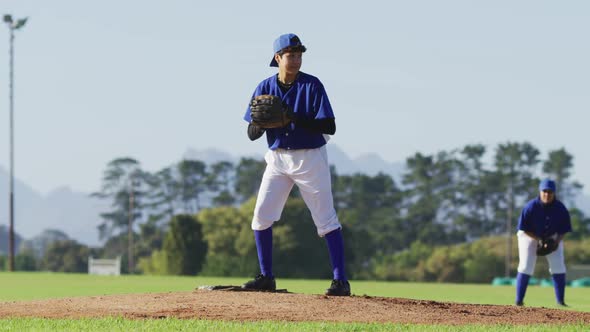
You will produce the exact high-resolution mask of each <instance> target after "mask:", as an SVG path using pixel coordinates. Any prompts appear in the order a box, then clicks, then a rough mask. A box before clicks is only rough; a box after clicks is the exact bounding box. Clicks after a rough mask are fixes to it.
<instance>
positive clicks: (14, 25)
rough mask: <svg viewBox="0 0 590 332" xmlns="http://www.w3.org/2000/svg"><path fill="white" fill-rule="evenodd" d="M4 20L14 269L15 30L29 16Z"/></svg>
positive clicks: (10, 237)
mask: <svg viewBox="0 0 590 332" xmlns="http://www.w3.org/2000/svg"><path fill="white" fill-rule="evenodd" d="M4 22H5V23H6V24H7V25H8V29H9V30H10V79H9V90H10V98H9V99H10V121H9V122H10V194H9V195H10V197H9V204H8V206H9V210H10V212H9V215H10V227H9V231H8V246H9V251H10V255H9V256H10V259H9V263H8V264H9V265H8V269H9V270H10V271H14V31H16V30H18V29H20V28H22V27H23V26H25V23H27V18H26V17H25V18H21V19H18V20H16V21H13V19H12V16H11V15H4Z"/></svg>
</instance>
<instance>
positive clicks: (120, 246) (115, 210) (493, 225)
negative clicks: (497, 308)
mask: <svg viewBox="0 0 590 332" xmlns="http://www.w3.org/2000/svg"><path fill="white" fill-rule="evenodd" d="M264 167H265V162H264V160H257V159H252V158H242V159H241V160H240V161H239V162H237V163H236V164H234V163H231V162H228V161H222V162H217V163H212V164H206V163H204V162H202V161H199V160H181V161H180V162H178V163H175V164H173V165H171V166H169V167H165V168H163V169H161V170H159V171H157V172H148V171H146V170H144V169H143V168H142V166H141V164H140V162H139V161H137V160H135V159H133V158H129V157H125V158H117V159H114V160H112V161H111V162H109V163H108V164H107V166H106V168H105V170H104V173H103V177H102V186H101V188H100V190H98V191H97V192H95V193H93V196H95V197H99V198H101V199H106V200H108V201H110V202H111V208H110V210H109V211H104V212H103V213H102V214H101V217H102V220H103V222H102V224H101V225H100V226H99V233H100V237H101V239H102V240H104V241H105V242H104V243H105V244H104V246H103V247H102V248H87V252H84V254H89V253H90V252H91V251H93V252H92V253H93V254H95V255H99V256H103V257H115V256H122V258H123V262H124V264H123V265H124V272H126V273H150V274H185V275H194V274H202V275H218V276H247V275H251V274H254V273H256V272H257V269H258V265H257V260H256V249H255V245H254V238H253V234H252V231H251V229H250V221H251V218H252V212H253V209H254V204H255V196H256V193H257V190H258V186H259V185H260V180H261V177H262V173H263V171H264ZM572 169H573V156H572V155H571V154H570V153H569V152H567V151H566V150H565V149H564V148H561V149H556V150H552V151H549V152H548V153H547V155H546V157H545V158H542V156H541V152H540V151H539V149H537V148H536V147H534V146H533V145H532V144H530V143H528V142H506V143H502V144H498V145H497V146H496V147H495V148H494V149H492V150H490V151H488V149H487V148H486V146H484V145H480V144H475V145H466V146H464V147H462V148H458V149H453V150H450V151H440V152H437V153H434V154H430V155H428V154H422V153H415V154H414V155H412V156H410V157H408V158H407V159H406V161H405V170H404V172H403V174H402V175H401V178H400V179H398V180H397V181H396V179H394V178H393V177H392V176H391V175H388V174H384V173H379V174H376V175H372V176H371V175H367V174H362V173H357V174H338V171H337V169H336V168H334V167H332V185H333V193H334V202H335V206H336V208H337V211H338V215H339V218H340V220H341V223H342V224H343V226H344V228H343V231H344V232H345V234H344V236H345V246H346V256H347V268H348V271H349V273H350V274H351V276H352V277H354V278H367V279H386V280H441V281H449V280H452V281H472V279H473V278H474V277H472V276H477V275H478V272H482V269H488V270H489V269H492V270H493V271H488V272H486V273H483V272H482V273H483V274H481V275H482V276H483V275H485V276H487V275H489V274H490V273H493V274H495V275H502V274H507V275H508V274H511V273H512V274H513V272H514V270H515V266H516V262H515V261H514V259H512V258H513V257H515V245H514V244H513V241H514V234H515V232H516V220H517V218H518V214H519V213H520V209H521V208H522V206H523V205H524V203H525V202H526V201H527V200H528V199H531V198H532V197H534V196H535V195H537V185H538V182H539V180H540V179H541V178H543V177H551V178H553V179H554V180H555V181H556V182H557V186H558V198H559V199H561V200H562V201H564V202H565V203H566V205H567V206H568V207H570V212H571V214H572V223H573V227H574V233H573V234H572V235H571V236H568V239H583V238H584V237H586V236H587V235H588V233H589V225H590V220H589V219H588V218H587V217H586V216H584V214H583V213H582V212H581V211H580V210H578V209H576V208H575V206H573V202H574V198H575V196H576V194H578V193H579V191H580V189H581V188H582V186H581V184H579V183H578V182H577V181H575V180H574V179H572V178H571V172H572ZM274 230H275V231H274V234H275V241H274V243H275V247H276V250H275V262H276V263H275V265H276V271H277V275H280V276H283V277H307V278H311V277H317V278H324V277H326V278H329V276H330V273H331V271H330V268H329V259H328V257H327V250H326V248H325V244H324V241H323V240H320V239H318V237H317V234H316V231H315V227H314V225H313V222H312V220H311V216H310V214H309V211H308V210H307V208H306V207H305V204H304V203H303V201H302V199H301V198H300V196H299V193H298V191H297V190H296V189H294V190H293V192H292V193H291V197H290V199H289V201H288V203H287V205H286V207H285V210H284V212H283V215H282V218H281V220H280V221H279V222H278V223H277V224H276V226H275V227H274ZM489 238H494V239H496V240H495V241H500V242H501V243H502V244H501V245H498V244H494V246H493V247H491V246H490V245H488V244H489V243H490V242H489V240H486V239H489ZM486 241H487V242H486ZM70 242H73V243H70V245H72V246H74V247H75V241H70ZM59 243H62V247H61V248H57V249H56V250H53V251H52V247H51V246H50V247H49V249H48V250H47V252H46V255H47V254H50V253H52V254H53V255H62V256H67V257H72V258H71V260H74V259H73V257H76V254H75V252H79V253H80V250H81V249H80V248H77V247H76V248H73V249H72V250H73V251H74V253H69V254H66V251H67V250H66V249H67V246H65V247H64V246H63V243H66V242H64V241H61V242H59ZM478 243H481V244H479V245H475V244H478ZM494 243H495V242H494ZM461 246H462V247H461ZM82 247H83V246H82ZM440 248H447V249H445V250H446V251H445V250H443V249H440ZM448 248H463V249H461V250H462V251H461V250H460V252H461V254H457V253H455V252H454V251H453V252H451V249H448ZM465 248H467V249H465ZM474 248H475V249H474ZM484 253H485V255H484ZM491 253H494V255H492V254H491ZM81 255H82V254H80V256H81ZM324 256H325V257H324ZM484 256H485V257H488V258H483V257H484ZM449 257H455V258H456V259H455V260H452V259H449ZM457 257H458V258H457ZM475 257H478V258H477V259H476V258H475ZM486 259H488V260H487V261H486ZM82 262H83V259H82ZM470 262H471V263H470ZM484 262H487V263H488V264H485V263H484ZM586 263H588V262H586ZM64 264H65V263H63V262H62V266H63V265H64ZM66 265H67V264H66ZM70 265H73V264H70ZM81 265H83V264H81ZM409 265H413V267H411V268H410V266H409ZM420 266H421V267H422V268H421V270H420V271H418V272H416V271H414V270H415V269H416V268H419V267H420ZM458 266H462V268H457V267H458ZM453 267H454V268H456V269H455V270H453V271H454V272H444V270H445V269H446V270H449V269H452V268H453ZM402 270H403V271H414V273H413V274H412V273H410V274H407V273H406V272H403V273H402V272H401V271H402ZM84 271H85V270H84ZM396 271H397V272H396ZM458 271H459V272H458ZM404 273H406V274H404ZM408 273H409V272H408ZM442 275H448V276H451V277H448V278H445V277H441V276H442ZM449 278H450V279H449ZM482 278H484V277H482ZM479 281H485V280H479Z"/></svg>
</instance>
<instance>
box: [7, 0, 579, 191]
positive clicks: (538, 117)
mask: <svg viewBox="0 0 590 332" xmlns="http://www.w3.org/2000/svg"><path fill="white" fill-rule="evenodd" d="M339 3H340V4H339V5H338V6H334V5H333V4H332V2H328V1H317V0H315V1H309V0H300V1H295V2H292V1H289V2H281V1H227V0H225V1H224V0H221V1H188V0H187V1H181V0H167V1H155V0H142V1H139V0H128V1H114V0H103V1H74V0H71V1H65V0H54V1H42V0H36V1H27V0H2V1H1V2H0V14H7V13H9V14H12V15H13V16H14V17H15V18H21V17H29V21H28V23H27V25H26V26H25V27H24V28H23V29H22V30H20V31H17V32H16V37H15V176H16V177H17V178H18V179H20V180H22V181H24V182H26V183H27V184H29V185H30V186H31V187H33V188H34V189H36V190H38V191H39V192H42V193H48V192H50V191H51V190H54V189H55V188H57V187H62V186H68V187H70V188H72V189H73V190H78V191H83V192H92V191H97V190H99V189H100V180H101V176H102V172H103V171H104V169H105V167H106V165H107V163H108V162H109V161H110V160H112V159H114V158H117V157H123V156H129V157H133V158H136V159H137V160H139V161H140V162H141V164H142V166H143V167H144V168H145V169H146V170H149V171H157V170H159V169H161V168H163V167H166V166H169V165H171V164H173V163H175V162H177V161H178V160H180V158H181V157H182V155H183V154H184V152H185V151H187V149H189V148H192V149H197V150H204V149H209V148H215V149H219V150H223V151H226V152H228V153H230V154H232V155H236V156H242V155H249V154H259V155H261V154H262V153H263V152H264V150H265V149H266V146H265V142H264V140H258V141H256V142H251V141H250V140H249V139H248V138H247V136H246V123H245V122H244V121H243V120H242V116H243V113H244V111H245V108H246V106H247V103H248V101H249V98H250V96H251V94H252V92H253V90H254V88H255V87H256V85H257V84H258V83H259V82H260V81H261V80H263V79H265V78H267V77H269V76H271V75H273V74H275V73H276V69H273V68H271V67H269V66H268V64H269V62H270V60H271V57H272V42H273V40H274V39H275V38H277V37H278V36H279V35H281V34H283V33H290V32H292V33H296V34H298V35H299V37H300V38H301V40H302V42H303V44H304V45H305V46H306V47H307V49H308V51H307V52H306V53H305V55H304V57H303V66H302V71H304V72H306V73H309V74H312V75H314V76H317V77H318V78H320V80H321V81H322V82H323V83H324V86H325V88H326V91H327V93H328V96H329V98H330V101H331V103H332V106H333V108H334V113H335V116H336V124H337V132H336V135H335V136H334V137H333V139H332V140H331V141H330V143H329V144H336V145H337V146H338V147H339V148H341V149H342V150H344V151H345V152H346V153H347V154H348V155H349V156H351V157H357V156H360V155H362V154H365V153H377V154H378V155H379V156H381V157H382V158H383V159H385V160H387V161H391V162H399V161H404V160H405V159H406V158H407V157H409V156H411V155H413V154H414V153H416V152H421V153H423V154H431V153H436V152H438V151H441V150H451V149H455V148H460V147H463V146H465V145H467V144H478V143H481V144H484V145H486V146H487V147H488V148H489V149H490V150H491V151H492V150H493V149H494V148H495V146H497V144H499V143H506V142H524V141H527V142H530V143H531V144H533V145H534V146H535V147H537V148H539V149H540V151H541V153H542V155H541V157H542V158H544V157H546V154H547V152H548V151H550V150H555V149H559V148H565V149H566V150H567V151H568V152H569V153H571V154H572V155H573V156H574V164H575V168H574V174H573V178H574V179H576V180H578V181H579V182H581V183H582V184H583V185H585V189H584V191H585V193H589V192H590V189H589V188H590V153H589V151H588V148H587V146H588V145H587V144H588V143H587V142H588V128H589V126H590V121H589V120H590V115H589V112H588V111H589V108H590V107H589V106H590V93H589V92H590V79H589V77H590V61H589V59H590V43H588V31H590V2H587V1H454V0H449V1H435V0H432V1H371V0H366V1H354V2H351V1H343V2H339ZM2 35H3V36H4V38H1V36H2ZM8 37H9V33H8V28H7V27H6V25H5V24H3V26H2V28H0V77H1V78H2V79H0V167H3V168H4V169H8V166H9V120H8V119H9V102H8V95H9V88H8V86H9V85H8V81H9V80H8V77H9V52H8V49H9V42H8V41H9V38H8ZM2 41H4V42H2ZM490 153H491V152H490Z"/></svg>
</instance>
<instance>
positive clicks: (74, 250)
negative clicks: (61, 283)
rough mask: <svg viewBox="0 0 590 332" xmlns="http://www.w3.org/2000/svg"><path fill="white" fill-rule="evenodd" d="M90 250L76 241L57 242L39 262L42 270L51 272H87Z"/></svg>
mask: <svg viewBox="0 0 590 332" xmlns="http://www.w3.org/2000/svg"><path fill="white" fill-rule="evenodd" d="M89 255H90V250H89V249H88V247H86V246H85V245H82V244H79V243H77V242H76V241H72V240H67V241H58V242H54V243H53V244H51V245H50V246H49V248H47V251H46V252H45V256H43V259H42V261H41V267H42V269H44V270H49V271H53V272H78V273H82V272H87V271H88V256H89Z"/></svg>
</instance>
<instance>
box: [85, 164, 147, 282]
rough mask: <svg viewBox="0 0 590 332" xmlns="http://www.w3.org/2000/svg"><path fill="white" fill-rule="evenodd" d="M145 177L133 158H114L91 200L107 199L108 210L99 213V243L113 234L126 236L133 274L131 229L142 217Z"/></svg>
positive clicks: (129, 267)
mask: <svg viewBox="0 0 590 332" xmlns="http://www.w3.org/2000/svg"><path fill="white" fill-rule="evenodd" d="M146 178H147V173H146V172H144V171H143V170H142V169H141V167H140V164H139V162H138V161H137V160H135V159H133V158H128V157H125V158H117V159H114V160H112V161H111V162H109V164H108V165H107V169H106V170H105V171H104V174H103V178H102V188H101V191H100V192H96V193H93V194H92V196H94V197H98V198H102V199H111V200H112V204H111V206H112V210H111V211H109V212H106V213H101V217H102V218H103V220H104V221H103V223H102V224H100V225H99V226H98V229H99V236H100V238H101V239H105V238H108V237H111V236H112V235H113V232H117V231H119V232H125V231H126V232H127V249H128V254H127V257H128V261H127V264H128V270H129V271H130V272H133V271H134V254H133V247H134V244H133V238H134V236H133V225H134V223H135V221H136V220H140V219H141V216H142V208H143V204H142V203H143V202H142V200H143V197H144V196H145V194H146V192H145V189H144V188H145V186H146V185H147V184H146Z"/></svg>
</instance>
